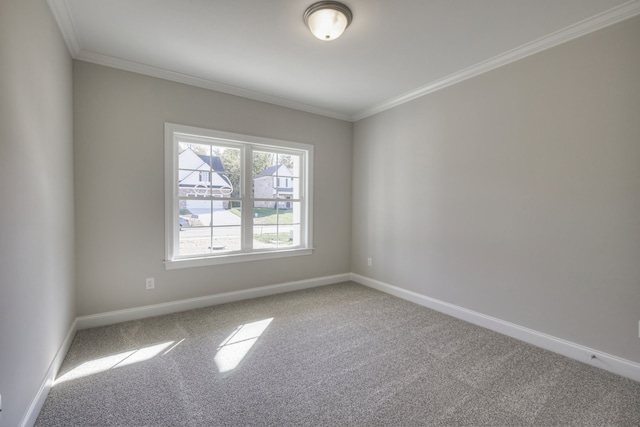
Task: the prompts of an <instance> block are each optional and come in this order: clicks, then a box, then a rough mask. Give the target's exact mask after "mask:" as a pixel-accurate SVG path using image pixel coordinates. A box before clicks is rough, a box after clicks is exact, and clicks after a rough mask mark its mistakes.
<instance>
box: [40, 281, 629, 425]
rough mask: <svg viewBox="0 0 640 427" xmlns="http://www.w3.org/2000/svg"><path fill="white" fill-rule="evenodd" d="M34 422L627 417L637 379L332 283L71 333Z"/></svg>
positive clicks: (469, 421) (601, 421) (619, 421)
mask: <svg viewBox="0 0 640 427" xmlns="http://www.w3.org/2000/svg"><path fill="white" fill-rule="evenodd" d="M36 425H37V426H422V425H452V426H453V425H455V426H458V425H501V426H505V425H506V426H516V425H517V426H520V425H545V426H546V425H575V426H587V425H628V426H632V425H633V426H637V425H640V383H638V382H634V381H631V380H628V379H625V378H622V377H619V376H616V375H613V374H611V373H608V372H606V371H602V370H599V369H596V368H593V367H590V366H588V365H586V364H582V363H579V362H577V361H573V360H570V359H567V358H564V357H562V356H559V355H557V354H554V353H551V352H548V351H545V350H542V349H539V348H536V347H533V346H531V345H528V344H526V343H522V342H520V341H517V340H514V339H511V338H509V337H505V336H503V335H500V334H497V333H494V332H492V331H489V330H486V329H483V328H480V327H477V326H474V325H471V324H469V323H465V322H463V321H460V320H457V319H454V318H452V317H449V316H446V315H444V314H441V313H438V312H435V311H432V310H429V309H426V308H424V307H421V306H418V305H415V304H412V303H410V302H406V301H403V300H401V299H398V298H395V297H392V296H389V295H386V294H384V293H381V292H378V291H375V290H372V289H369V288H366V287H363V286H360V285H357V284H354V283H343V284H338V285H330V286H323V287H319V288H314V289H309V290H304V291H296V292H290V293H286V294H281V295H275V296H270V297H264V298H257V299H253V300H248V301H241V302H236V303H230V304H224V305H219V306H214V307H208V308H204V309H198V310H192V311H188V312H182V313H176V314H171V315H166V316H160V317H154V318H149V319H144V320H138V321H133V322H126V323H121V324H117V325H113V326H107V327H101V328H95V329H88V330H82V331H79V332H78V333H77V334H76V337H75V339H74V340H73V343H72V345H71V348H70V350H69V353H68V354H67V357H66V359H65V361H64V364H63V366H62V369H61V371H60V374H59V377H58V379H57V381H56V384H55V386H54V387H53V389H52V390H51V392H50V394H49V396H48V398H47V400H46V402H45V404H44V406H43V408H42V411H41V413H40V415H39V417H38V420H37V422H36Z"/></svg>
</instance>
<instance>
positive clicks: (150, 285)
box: [146, 277, 156, 290]
mask: <svg viewBox="0 0 640 427" xmlns="http://www.w3.org/2000/svg"><path fill="white" fill-rule="evenodd" d="M146 286H147V290H149V289H155V287H156V284H155V281H154V280H153V277H147V285H146Z"/></svg>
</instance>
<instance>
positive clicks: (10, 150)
mask: <svg viewBox="0 0 640 427" xmlns="http://www.w3.org/2000/svg"><path fill="white" fill-rule="evenodd" d="M71 80H72V62H71V57H70V56H69V53H68V52H67V49H66V46H65V44H64V42H63V40H62V37H61V36H60V33H59V30H58V27H57V26H56V23H55V21H54V20H53V17H52V15H51V12H50V10H49V8H48V6H47V4H46V2H44V1H22V0H2V2H0V199H1V200H2V202H0V253H1V256H0V337H1V338H2V341H1V342H0V393H2V405H3V411H2V412H0V425H2V426H16V425H18V423H19V422H20V420H21V419H22V417H23V416H24V415H25V413H26V412H27V410H28V408H29V405H30V404H31V402H32V401H33V398H34V396H36V394H37V392H38V390H39V388H40V386H41V385H42V382H43V380H44V379H45V374H46V373H47V370H48V369H49V366H50V364H51V362H52V360H54V357H55V355H56V352H57V351H58V349H59V348H60V345H61V344H62V342H63V341H64V338H65V336H66V334H67V332H68V330H69V328H70V326H71V323H72V321H73V318H74V317H75V309H74V288H73V285H74V277H73V275H74V259H73V254H74V230H73V215H74V207H73V170H72V168H73V151H72V150H73V141H72V137H73V133H72V131H73V125H72V112H73V110H72V81H71Z"/></svg>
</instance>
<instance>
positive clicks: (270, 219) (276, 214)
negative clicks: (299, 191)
mask: <svg viewBox="0 0 640 427" xmlns="http://www.w3.org/2000/svg"><path fill="white" fill-rule="evenodd" d="M229 212H231V213H233V214H234V215H237V216H240V215H241V214H240V209H239V208H232V209H230V210H229ZM253 214H254V218H253V223H254V224H266V225H269V224H278V223H280V224H293V212H292V211H290V210H280V211H276V210H275V209H273V208H253ZM255 214H258V216H255ZM278 218H279V221H278Z"/></svg>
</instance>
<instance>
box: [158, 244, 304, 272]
mask: <svg viewBox="0 0 640 427" xmlns="http://www.w3.org/2000/svg"><path fill="white" fill-rule="evenodd" d="M312 253H313V249H309V248H302V249H291V250H283V251H273V252H251V253H240V254H231V255H216V256H209V257H200V258H184V259H174V260H166V261H165V263H164V265H165V268H166V269H167V270H174V269H179V268H191V267H206V266H209V265H220V264H231V263H235V262H247V261H260V260H266V259H275V258H289V257H293V256H302V255H311V254H312Z"/></svg>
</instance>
